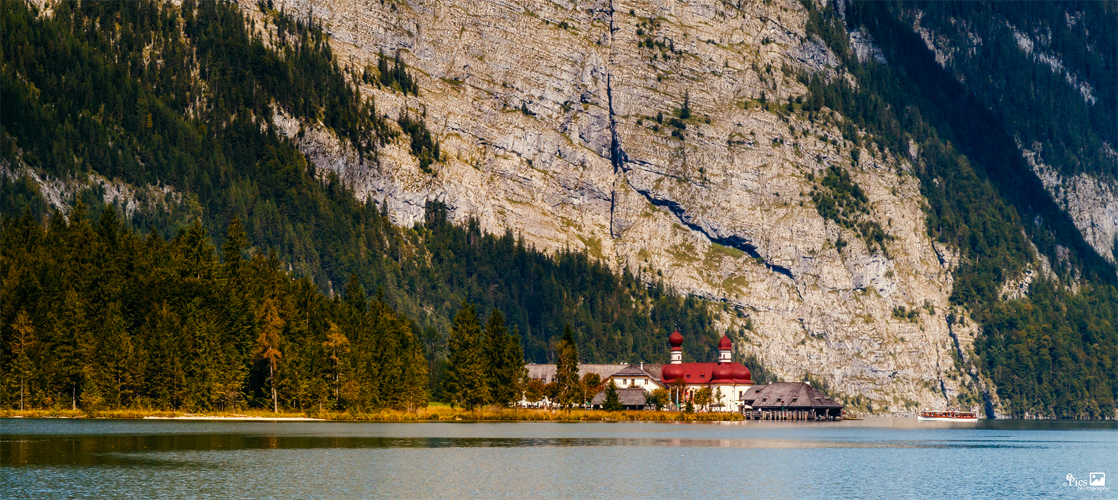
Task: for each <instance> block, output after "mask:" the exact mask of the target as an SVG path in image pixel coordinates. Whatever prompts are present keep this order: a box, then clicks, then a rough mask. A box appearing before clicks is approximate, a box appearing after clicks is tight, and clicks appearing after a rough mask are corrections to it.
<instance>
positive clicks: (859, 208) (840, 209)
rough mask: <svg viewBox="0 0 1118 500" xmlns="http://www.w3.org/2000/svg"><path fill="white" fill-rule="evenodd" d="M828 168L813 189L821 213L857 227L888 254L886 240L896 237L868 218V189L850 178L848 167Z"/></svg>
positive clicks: (874, 246)
mask: <svg viewBox="0 0 1118 500" xmlns="http://www.w3.org/2000/svg"><path fill="white" fill-rule="evenodd" d="M826 172H827V174H826V175H825V176H824V177H823V179H822V180H821V181H820V182H819V184H818V185H817V186H815V187H813V188H812V190H811V200H812V201H813V202H815V209H816V211H818V212H819V216H820V217H823V218H824V219H828V220H831V221H834V222H835V223H837V224H838V225H839V226H841V227H843V228H845V229H850V230H852V231H855V232H856V233H857V234H858V236H860V237H861V238H862V240H863V241H865V242H866V248H868V249H869V250H870V251H871V252H873V251H875V250H877V251H880V252H882V253H886V254H887V253H888V252H887V250H886V248H885V242H887V241H889V240H892V239H893V237H892V236H889V235H888V234H886V233H885V230H884V229H882V228H881V224H878V223H877V221H874V220H870V219H869V218H868V217H869V215H870V206H869V203H868V200H867V199H866V194H865V192H864V191H862V188H861V187H860V186H858V184H857V183H855V182H854V181H853V179H851V178H850V174H849V173H847V172H846V170H843V169H842V168H840V167H838V166H837V165H831V166H830V167H828V168H827V170H826ZM836 246H837V245H836ZM839 250H842V249H841V248H839Z"/></svg>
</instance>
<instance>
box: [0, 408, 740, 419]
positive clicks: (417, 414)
mask: <svg viewBox="0 0 1118 500" xmlns="http://www.w3.org/2000/svg"><path fill="white" fill-rule="evenodd" d="M144 417H163V418H173V417H216V418H229V419H235V418H245V417H249V418H261V419H268V418H299V417H309V418H320V419H323V420H328V421H339V422H345V421H352V422H362V421H363V422H433V421H474V422H513V421H522V420H523V421H555V422H593V421H653V422H717V421H733V420H741V419H742V417H741V415H739V414H736V413H679V412H666V411H615V412H607V411H600V410H571V411H564V410H536V409H508V408H484V409H477V410H472V411H467V410H464V409H461V408H450V407H449V406H443V405H438V404H433V405H431V406H429V407H427V408H423V409H420V410H418V411H412V412H407V411H395V410H386V411H378V412H370V413H359V412H279V413H272V412H270V411H263V410H247V411H238V412H208V413H190V412H185V411H178V412H175V411H157V410H104V411H84V410H76V411H75V410H24V411H19V410H0V418H109V419H138V418H144Z"/></svg>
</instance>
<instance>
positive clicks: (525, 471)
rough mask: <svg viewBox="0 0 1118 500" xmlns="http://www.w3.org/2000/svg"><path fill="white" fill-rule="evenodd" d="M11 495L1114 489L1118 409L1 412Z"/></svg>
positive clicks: (852, 493)
mask: <svg viewBox="0 0 1118 500" xmlns="http://www.w3.org/2000/svg"><path fill="white" fill-rule="evenodd" d="M1092 472H1103V473H1106V474H1107V476H1109V477H1107V478H1106V479H1107V480H1108V481H1107V485H1108V488H1109V489H1108V490H1106V491H1079V490H1078V489H1077V488H1076V487H1072V486H1067V482H1068V480H1067V476H1068V474H1072V475H1073V476H1074V477H1075V478H1076V479H1084V480H1087V479H1088V475H1089V474H1090V473H1092ZM0 497H3V498H120V497H132V498H150V497H173V498H260V497H270V498H357V497H361V498H368V497H382V498H508V497H514V498H522V497H529V498H699V497H702V498H743V497H754V498H786V497H793V498H828V499H832V498H947V497H963V498H992V497H998V498H1026V497H1028V498H1034V497H1047V498H1051V497H1066V498H1116V497H1118V423H1114V422H1107V423H1081V422H1036V421H1029V422H1023V421H1006V420H998V421H985V422H980V423H978V424H970V425H967V424H955V423H938V422H923V423H917V422H916V421H915V420H899V419H869V420H865V421H847V422H837V423H794V424H789V423H773V422H740V423H738V422H735V423H689V424H662V423H536V422H517V423H420V424H385V423H325V422H274V423H272V422H198V421H193V422H186V421H151V420H148V421H144V420H100V421H98V420H50V419H44V420H33V419H5V420H0Z"/></svg>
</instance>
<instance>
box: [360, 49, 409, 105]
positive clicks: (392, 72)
mask: <svg viewBox="0 0 1118 500" xmlns="http://www.w3.org/2000/svg"><path fill="white" fill-rule="evenodd" d="M377 74H378V75H379V78H374V77H373V75H372V74H371V73H370V72H369V69H368V68H366V69H365V72H364V74H362V75H361V76H362V80H363V81H364V82H365V83H374V82H377V83H380V84H381V85H383V86H385V87H388V88H390V89H394V90H396V91H399V92H402V93H403V94H404V95H405V96H406V95H408V94H411V95H414V96H418V95H419V85H417V84H416V83H415V80H414V79H412V76H411V75H410V74H408V71H407V69H406V67H405V66H404V61H403V60H401V59H400V51H399V50H397V51H396V57H395V59H394V61H393V65H392V67H391V68H389V66H388V60H387V59H385V58H384V51H381V52H380V56H379V57H378V58H377Z"/></svg>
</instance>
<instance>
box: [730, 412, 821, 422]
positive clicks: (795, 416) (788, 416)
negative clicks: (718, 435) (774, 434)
mask: <svg viewBox="0 0 1118 500" xmlns="http://www.w3.org/2000/svg"><path fill="white" fill-rule="evenodd" d="M742 415H743V416H744V417H745V419H746V420H774V421H775V420H789V421H800V422H833V421H839V420H842V416H841V415H837V416H836V415H826V414H820V413H817V412H814V411H811V410H776V411H768V410H766V411H761V410H745V411H743V412H742Z"/></svg>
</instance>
